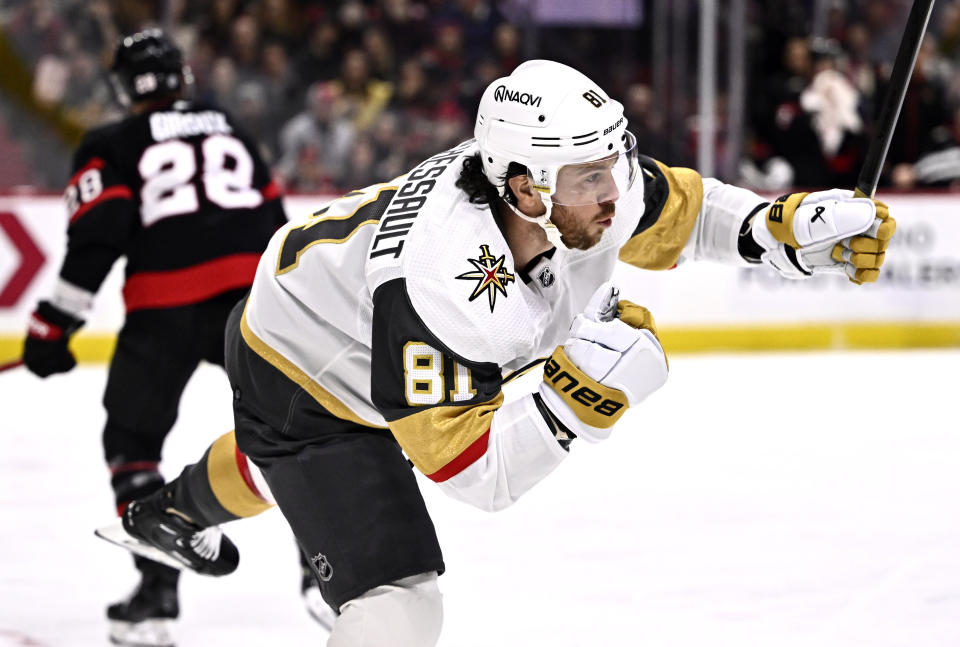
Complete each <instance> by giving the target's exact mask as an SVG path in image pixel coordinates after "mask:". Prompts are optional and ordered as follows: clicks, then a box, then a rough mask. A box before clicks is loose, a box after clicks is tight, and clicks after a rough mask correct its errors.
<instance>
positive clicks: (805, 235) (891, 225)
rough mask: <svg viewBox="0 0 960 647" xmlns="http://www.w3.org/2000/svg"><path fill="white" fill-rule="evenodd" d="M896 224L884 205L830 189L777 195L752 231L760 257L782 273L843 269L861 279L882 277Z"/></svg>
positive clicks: (788, 275)
mask: <svg viewBox="0 0 960 647" xmlns="http://www.w3.org/2000/svg"><path fill="white" fill-rule="evenodd" d="M896 228H897V224H896V222H895V221H894V219H893V218H891V217H890V210H889V209H888V208H887V205H885V204H883V203H882V202H878V201H876V200H872V199H870V198H857V197H854V195H853V192H852V191H845V190H843V189H831V190H829V191H817V192H814V193H790V194H787V195H785V196H781V197H780V198H777V200H776V201H775V202H774V203H773V204H772V205H770V207H769V208H768V209H767V211H766V213H765V214H764V216H763V217H758V218H757V220H756V221H755V222H754V226H753V228H752V233H753V238H754V240H755V241H756V242H757V244H759V245H760V246H761V247H762V248H763V249H764V253H763V254H762V255H761V257H760V258H761V260H763V261H764V262H766V263H768V264H769V265H771V266H772V267H774V269H776V270H777V271H778V272H779V273H780V274H781V276H784V277H786V278H790V279H800V278H805V277H808V276H812V275H814V274H821V273H838V274H839V273H843V274H846V275H847V277H848V278H849V279H850V280H851V281H852V282H854V283H857V284H861V283H872V282H874V281H876V280H877V278H878V277H879V276H880V267H881V266H882V265H883V261H884V252H885V251H886V249H887V246H888V245H889V244H890V239H891V238H892V237H893V234H894V232H895V231H896Z"/></svg>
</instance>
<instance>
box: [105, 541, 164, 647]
mask: <svg viewBox="0 0 960 647" xmlns="http://www.w3.org/2000/svg"><path fill="white" fill-rule="evenodd" d="M107 541H109V540H107ZM173 625H174V621H173V620H170V619H168V618H153V619H150V620H141V621H140V622H125V621H123V620H111V621H110V642H112V643H113V644H114V645H125V646H126V647H174V642H173V631H172V630H173Z"/></svg>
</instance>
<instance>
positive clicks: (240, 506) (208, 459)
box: [168, 431, 274, 527]
mask: <svg viewBox="0 0 960 647" xmlns="http://www.w3.org/2000/svg"><path fill="white" fill-rule="evenodd" d="M168 487H169V488H171V489H172V492H173V505H174V507H175V508H176V509H177V510H178V511H179V512H181V513H183V514H185V515H187V516H188V517H189V518H190V519H191V520H192V521H194V522H195V523H197V524H199V525H201V526H203V527H209V526H215V525H219V524H221V523H224V522H226V521H233V520H234V519H239V518H241V517H252V516H254V515H258V514H260V513H261V512H263V511H264V510H267V509H269V508H271V507H272V506H273V505H274V503H273V501H272V500H271V499H270V497H269V494H268V493H264V492H261V488H259V487H257V484H256V482H255V480H254V477H253V475H252V474H251V467H250V465H249V464H248V462H247V457H246V456H244V455H243V453H242V452H241V451H240V450H239V449H238V448H237V442H236V439H235V437H234V433H233V432H232V431H231V432H229V433H226V434H224V435H222V436H220V438H218V439H217V440H215V441H214V442H213V444H212V445H210V448H209V449H207V451H206V453H205V454H204V455H203V458H202V459H201V460H200V461H199V462H198V463H194V464H193V465H188V466H187V467H185V468H184V469H183V472H182V473H181V474H180V477H179V478H177V479H176V480H175V481H172V482H171V483H170V485H169V486H168Z"/></svg>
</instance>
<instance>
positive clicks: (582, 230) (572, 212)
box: [550, 202, 616, 249]
mask: <svg viewBox="0 0 960 647" xmlns="http://www.w3.org/2000/svg"><path fill="white" fill-rule="evenodd" d="M597 207H598V210H597V211H595V212H594V213H593V214H592V217H591V218H590V219H589V220H587V219H586V218H585V216H584V215H582V213H581V214H578V213H576V212H577V211H578V210H583V209H585V207H573V208H569V207H564V206H563V205H560V204H555V205H553V209H552V210H551V211H550V222H552V223H553V224H554V225H556V227H557V229H559V230H560V234H561V235H562V236H563V244H564V245H566V246H567V247H568V248H569V249H590V248H591V247H593V246H594V245H596V244H597V243H599V242H600V239H601V238H603V232H604V231H605V230H606V229H607V228H606V227H604V226H603V225H600V224H599V223H600V221H601V220H606V219H607V218H611V217H613V215H614V214H615V213H616V205H615V204H614V203H613V202H604V203H603V204H598V205H597Z"/></svg>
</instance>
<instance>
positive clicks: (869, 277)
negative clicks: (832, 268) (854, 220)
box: [831, 200, 897, 285]
mask: <svg viewBox="0 0 960 647" xmlns="http://www.w3.org/2000/svg"><path fill="white" fill-rule="evenodd" d="M873 202H874V204H875V205H876V207H877V213H876V217H877V218H878V219H879V220H880V221H881V224H880V226H879V227H878V228H877V237H876V238H874V237H872V236H864V235H860V236H854V237H853V238H850V239H849V240H846V241H843V242H841V243H837V244H836V245H834V247H833V252H832V253H831V257H832V258H833V260H835V261H837V262H838V263H849V264H850V265H852V266H853V267H854V268H856V271H855V272H854V275H853V277H851V278H850V281H851V282H852V283H856V284H857V285H860V284H862V283H874V282H876V280H877V279H878V278H880V268H881V266H882V265H883V261H884V259H885V257H886V254H885V253H884V252H886V250H887V248H888V247H889V246H890V240H891V239H892V238H893V235H894V234H895V233H896V231H897V221H896V220H894V219H893V218H892V217H891V216H890V208H889V207H888V206H887V205H885V204H884V203H882V202H880V201H879V200H874V201H873Z"/></svg>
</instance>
